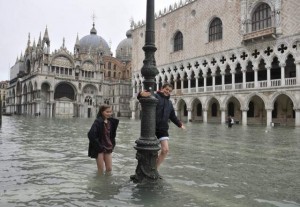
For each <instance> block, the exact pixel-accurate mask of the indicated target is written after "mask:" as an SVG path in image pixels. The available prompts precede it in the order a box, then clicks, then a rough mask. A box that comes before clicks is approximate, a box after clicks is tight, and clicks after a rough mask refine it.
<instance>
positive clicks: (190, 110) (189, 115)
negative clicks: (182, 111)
mask: <svg viewBox="0 0 300 207" xmlns="http://www.w3.org/2000/svg"><path fill="white" fill-rule="evenodd" d="M187 111H188V120H187V121H188V122H190V121H192V109H190V108H188V109H187Z"/></svg>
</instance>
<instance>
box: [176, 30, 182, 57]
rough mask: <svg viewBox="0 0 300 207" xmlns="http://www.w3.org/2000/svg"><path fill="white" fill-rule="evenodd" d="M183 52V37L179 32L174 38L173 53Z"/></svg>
mask: <svg viewBox="0 0 300 207" xmlns="http://www.w3.org/2000/svg"><path fill="white" fill-rule="evenodd" d="M179 50H183V35H182V33H181V32H180V31H178V32H177V33H176V34H175V37H174V52H176V51H179Z"/></svg>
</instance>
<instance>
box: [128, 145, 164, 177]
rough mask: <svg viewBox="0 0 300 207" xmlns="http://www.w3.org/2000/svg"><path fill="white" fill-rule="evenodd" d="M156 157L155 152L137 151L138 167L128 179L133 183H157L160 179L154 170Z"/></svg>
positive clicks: (155, 169)
mask: <svg viewBox="0 0 300 207" xmlns="http://www.w3.org/2000/svg"><path fill="white" fill-rule="evenodd" d="M157 157H158V153H157V151H152V150H151V151H148V150H138V151H137V153H136V159H137V160H138V165H137V167H136V170H135V175H131V176H130V179H131V180H132V181H133V182H134V183H143V182H155V181H157V180H158V179H159V178H160V176H159V174H158V172H157V168H156V160H157Z"/></svg>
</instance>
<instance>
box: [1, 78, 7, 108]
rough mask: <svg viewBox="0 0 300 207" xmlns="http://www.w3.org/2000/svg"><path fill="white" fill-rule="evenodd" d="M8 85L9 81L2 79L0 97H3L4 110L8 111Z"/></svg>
mask: <svg viewBox="0 0 300 207" xmlns="http://www.w3.org/2000/svg"><path fill="white" fill-rule="evenodd" d="M7 86H8V81H1V82H0V97H1V99H0V100H1V102H0V104H1V106H2V112H4V113H5V112H6V103H5V100H6V93H7Z"/></svg>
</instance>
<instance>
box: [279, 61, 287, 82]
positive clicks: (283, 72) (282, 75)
mask: <svg viewBox="0 0 300 207" xmlns="http://www.w3.org/2000/svg"><path fill="white" fill-rule="evenodd" d="M285 65H286V64H285V63H281V64H280V67H281V86H285V70H284V67H285Z"/></svg>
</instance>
